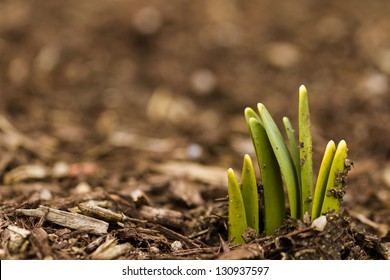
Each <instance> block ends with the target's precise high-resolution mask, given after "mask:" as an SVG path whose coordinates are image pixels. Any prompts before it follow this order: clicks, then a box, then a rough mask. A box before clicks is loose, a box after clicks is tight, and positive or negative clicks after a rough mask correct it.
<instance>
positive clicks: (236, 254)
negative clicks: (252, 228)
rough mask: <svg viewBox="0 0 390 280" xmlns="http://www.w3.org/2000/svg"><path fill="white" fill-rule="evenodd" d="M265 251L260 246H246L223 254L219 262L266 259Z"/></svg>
mask: <svg viewBox="0 0 390 280" xmlns="http://www.w3.org/2000/svg"><path fill="white" fill-rule="evenodd" d="M263 254H264V250H263V248H262V247H261V246H260V245H259V244H245V245H242V246H240V247H238V248H237V249H234V250H232V251H230V252H227V253H225V254H222V255H220V256H219V257H218V260H248V259H253V258H260V259H263V258H264V255H263Z"/></svg>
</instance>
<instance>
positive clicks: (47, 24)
mask: <svg viewBox="0 0 390 280" xmlns="http://www.w3.org/2000/svg"><path fill="white" fill-rule="evenodd" d="M389 14H390V2H388V1H369V2H368V1H363V0H358V1H356V0H355V1H351V0H346V1H335V0H332V1H326V2H320V1H308V0H299V1H293V2H291V3H285V2H284V3H283V4H282V3H278V2H277V1H270V0H258V1H231V0H225V1H223V0H208V1H185V0H174V1H169V4H167V1H163V0H160V1H158V0H152V1H125V0H115V1H101V0H96V1H73V0H72V1H66V3H65V2H64V1H57V0H56V1H44V0H37V1H27V0H25V1H24V0H12V1H4V0H3V1H0V100H1V102H0V172H1V179H2V185H1V186H0V200H1V203H0V205H1V217H0V233H1V239H0V240H1V244H0V248H1V249H0V258H2V259H13V258H16V259H43V258H54V259H78V258H80V259H91V258H92V259H98V258H114V259H115V258H137V259H144V258H146V259H149V258H168V259H169V258H198V259H210V258H274V259H275V258H276V259H280V258H295V259H300V258H316V259H318V258H326V259H332V258H336V259H340V258H341V259H348V258H360V259H367V258H368V259H372V258H373V259H381V258H387V256H386V250H387V249H385V248H384V247H383V246H384V245H386V244H388V243H389V242H390V234H389V232H388V228H389V226H390V160H389V159H390V133H389V132H390V129H389V123H390V114H389V111H390V33H389V32H388V30H390V18H389V16H388V15H389ZM301 84H305V85H306V87H307V88H308V91H309V96H310V97H309V98H310V106H311V107H310V109H311V118H312V133H313V143H314V162H315V167H316V169H315V170H318V165H319V161H320V158H321V154H322V152H323V150H324V148H325V146H326V143H327V142H328V140H330V139H333V140H334V141H335V142H338V141H339V140H341V139H345V140H346V141H347V143H348V147H349V158H350V159H351V160H352V161H353V162H354V166H355V167H354V168H353V170H352V171H351V172H350V178H349V182H348V190H347V195H346V196H345V198H344V209H346V210H348V211H347V212H345V213H344V215H343V216H342V217H341V218H340V217H332V218H330V221H331V222H329V225H328V227H327V229H326V230H325V231H324V232H315V231H313V230H311V229H310V228H308V227H307V225H305V224H299V223H298V222H297V221H289V222H287V223H286V225H285V226H284V227H283V228H282V229H281V230H280V231H279V233H278V235H279V237H278V238H276V239H275V237H272V238H261V237H259V238H257V239H254V240H252V241H251V242H250V243H249V244H248V245H245V246H244V247H241V248H240V249H237V250H231V249H232V248H229V244H228V243H227V236H226V201H225V198H226V193H227V191H226V181H225V176H226V170H227V168H229V167H233V168H235V169H237V170H239V169H240V168H241V162H242V156H243V154H245V153H252V148H251V143H250V139H249V137H248V133H247V131H246V125H245V122H244V118H243V110H244V108H245V107H247V106H250V107H255V106H256V104H257V103H258V102H262V103H264V104H265V105H266V106H267V108H268V110H269V111H270V112H271V114H272V115H273V116H274V117H275V119H276V120H281V118H282V117H283V116H288V117H290V119H291V120H292V122H293V124H295V125H296V121H297V119H296V115H297V94H298V87H299V86H300V85H301ZM279 125H281V122H279ZM91 201H94V202H93V203H92V202H91ZM86 202H90V204H87V206H88V207H92V208H93V207H97V205H100V206H103V207H99V208H97V209H98V210H102V209H109V210H110V211H111V212H108V213H103V214H102V215H103V216H102V215H100V216H98V217H99V219H100V220H106V221H108V222H109V224H110V225H109V228H108V230H107V233H97V234H93V233H91V230H85V229H82V228H80V225H76V226H74V228H73V229H72V228H69V226H63V225H61V224H58V223H53V221H52V222H50V220H51V218H52V217H51V218H50V214H49V213H50V210H47V209H48V208H42V209H43V214H42V213H41V215H40V216H41V218H39V217H38V218H37V217H30V216H27V215H25V214H26V213H27V212H24V213H23V210H21V209H30V210H31V209H37V208H38V207H39V205H42V206H46V207H50V209H57V210H63V211H66V212H69V209H71V210H72V211H74V212H78V213H80V212H81V211H83V212H82V213H83V214H87V213H88V211H90V212H89V213H91V211H92V213H93V214H94V215H95V216H96V213H95V212H94V211H95V210H96V209H95V210H93V209H92V210H91V209H89V210H88V209H85V207H87V206H86V205H85V203H86ZM83 203H84V204H83ZM99 203H103V204H99ZM83 207H84V208H83ZM45 209H46V210H45ZM21 211H22V212H21ZM61 213H62V212H61ZM118 213H123V214H124V215H125V216H126V218H125V219H122V218H123V217H124V216H123V217H122V216H120V217H119V218H117V216H115V215H113V214H118ZM35 214H36V213H35ZM110 215H113V216H110ZM38 216H39V215H38ZM119 220H120V222H119V224H118V221H119ZM82 224H83V222H82ZM105 225H106V224H104V225H103V226H105ZM10 226H11V227H10ZM12 226H16V227H17V228H14V227H12ZM21 228H24V229H27V230H29V232H26V233H23V232H20V230H21ZM15 231H16V232H18V233H19V234H16V233H15ZM103 231H104V230H103ZM24 234H25V238H23V237H21V236H23V235H24Z"/></svg>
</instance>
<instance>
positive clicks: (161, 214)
mask: <svg viewBox="0 0 390 280" xmlns="http://www.w3.org/2000/svg"><path fill="white" fill-rule="evenodd" d="M139 214H140V217H141V219H145V220H148V221H150V222H154V223H156V224H161V225H165V226H170V227H175V228H180V227H181V226H183V222H184V215H183V213H181V212H179V211H175V210H169V209H165V208H154V207H151V206H146V205H145V206H142V207H141V209H140V210H139Z"/></svg>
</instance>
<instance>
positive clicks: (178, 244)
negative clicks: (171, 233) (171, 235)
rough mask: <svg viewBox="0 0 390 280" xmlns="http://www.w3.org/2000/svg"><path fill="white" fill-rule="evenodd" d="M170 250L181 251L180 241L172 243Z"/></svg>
mask: <svg viewBox="0 0 390 280" xmlns="http://www.w3.org/2000/svg"><path fill="white" fill-rule="evenodd" d="M171 248H172V251H174V252H176V251H179V250H181V249H183V244H181V242H180V241H177V240H176V241H174V242H172V244H171Z"/></svg>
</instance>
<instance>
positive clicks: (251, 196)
mask: <svg viewBox="0 0 390 280" xmlns="http://www.w3.org/2000/svg"><path fill="white" fill-rule="evenodd" d="M241 178H242V180H241V194H242V199H243V202H244V208H245V214H246V222H247V224H248V227H251V228H252V229H254V230H255V231H256V233H257V234H258V233H259V199H258V193H257V182H256V175H255V171H254V169H253V164H252V159H251V158H250V156H249V155H245V156H244V164H243V167H242V176H241Z"/></svg>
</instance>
